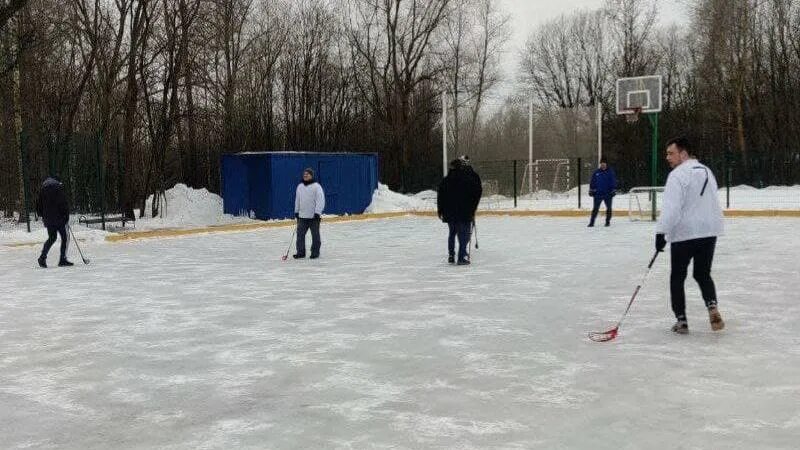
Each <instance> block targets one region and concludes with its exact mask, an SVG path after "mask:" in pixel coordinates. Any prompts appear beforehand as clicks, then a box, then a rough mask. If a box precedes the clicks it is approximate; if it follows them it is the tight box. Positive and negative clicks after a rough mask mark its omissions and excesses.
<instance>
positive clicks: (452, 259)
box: [447, 255, 456, 264]
mask: <svg viewBox="0 0 800 450" xmlns="http://www.w3.org/2000/svg"><path fill="white" fill-rule="evenodd" d="M447 262H448V263H450V264H455V263H456V257H455V256H453V255H450V256H448V257H447Z"/></svg>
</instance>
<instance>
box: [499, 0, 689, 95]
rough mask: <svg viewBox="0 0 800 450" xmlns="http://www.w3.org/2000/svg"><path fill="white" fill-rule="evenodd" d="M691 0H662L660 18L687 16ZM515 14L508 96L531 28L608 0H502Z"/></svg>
mask: <svg viewBox="0 0 800 450" xmlns="http://www.w3.org/2000/svg"><path fill="white" fill-rule="evenodd" d="M686 1H687V0H658V8H659V19H660V22H661V24H662V25H667V24H670V23H673V22H682V21H685V20H687V8H686V6H685V3H686ZM500 3H501V4H502V5H503V8H504V9H505V10H506V11H507V12H508V13H510V14H511V17H512V20H511V26H512V35H511V36H512V37H511V41H510V42H509V44H508V47H507V49H506V57H505V58H504V63H503V69H504V71H505V77H504V83H503V84H504V86H503V87H502V88H501V89H500V90H499V91H498V92H497V93H496V94H500V96H503V97H504V96H505V95H507V94H508V93H509V91H510V90H511V89H513V86H514V85H515V78H516V73H517V62H518V59H519V58H518V56H517V55H518V53H519V51H520V49H522V47H523V46H524V45H525V40H526V39H527V38H528V35H529V34H530V32H531V31H532V30H533V29H534V28H535V27H536V26H537V25H538V24H540V23H542V22H546V21H548V20H550V19H553V18H555V17H558V16H559V15H561V14H565V13H570V12H572V11H575V10H579V9H587V10H594V9H598V8H600V7H601V6H603V4H604V3H605V2H604V0H500Z"/></svg>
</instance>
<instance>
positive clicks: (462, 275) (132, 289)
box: [0, 217, 800, 449]
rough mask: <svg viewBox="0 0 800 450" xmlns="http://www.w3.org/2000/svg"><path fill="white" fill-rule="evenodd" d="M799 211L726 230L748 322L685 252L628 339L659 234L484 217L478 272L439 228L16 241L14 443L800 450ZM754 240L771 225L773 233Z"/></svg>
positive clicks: (5, 346) (3, 262)
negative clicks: (681, 276) (451, 258)
mask: <svg viewBox="0 0 800 450" xmlns="http://www.w3.org/2000/svg"><path fill="white" fill-rule="evenodd" d="M798 225H800V220H797V219H788V218H784V219H729V220H726V226H727V234H726V236H724V237H723V238H722V239H721V240H720V243H719V247H718V252H717V259H716V261H715V264H714V275H715V278H716V282H717V286H718V290H719V300H720V310H721V312H722V313H723V315H724V317H725V319H726V321H727V328H726V330H725V331H723V332H720V333H712V332H711V331H710V330H709V327H708V324H707V319H706V315H705V312H704V310H703V309H704V308H703V306H702V301H701V300H700V298H699V293H698V290H697V288H696V287H695V286H694V284H693V283H692V282H691V279H690V280H689V281H690V282H689V283H688V286H689V288H688V292H687V293H688V296H689V301H688V305H689V310H688V313H689V324H690V328H691V333H690V334H689V335H687V336H678V335H674V334H673V333H671V332H670V331H668V330H669V327H670V326H671V325H672V318H671V312H670V309H669V305H668V294H667V277H668V266H669V264H668V258H667V257H666V255H665V256H662V257H661V258H660V259H659V260H658V261H657V263H656V266H655V268H654V271H653V273H652V275H651V278H650V280H649V282H648V283H647V284H646V285H645V287H644V289H643V290H642V292H641V294H640V297H639V299H638V300H637V302H636V303H635V304H634V306H633V309H632V311H631V314H630V316H629V317H628V319H626V322H625V324H624V325H623V328H622V332H621V336H620V337H619V338H618V339H617V340H616V341H613V342H611V343H606V344H598V343H593V342H590V341H588V339H587V338H586V332H587V331H593V330H599V329H603V328H605V326H607V325H609V324H610V323H612V322H613V321H615V320H617V319H618V317H619V315H620V314H621V313H622V310H623V309H624V306H625V304H626V303H627V300H628V298H629V295H630V294H631V292H632V290H633V287H634V286H635V285H636V284H637V283H638V281H639V280H640V277H641V276H642V273H643V270H644V266H645V265H646V264H647V261H648V259H649V257H650V256H651V252H652V251H653V249H652V246H653V244H652V241H653V237H652V236H653V226H652V224H651V223H631V222H629V221H627V220H619V221H616V222H615V223H614V224H613V226H612V227H611V228H602V227H601V228H594V229H588V228H586V227H585V220H583V219H555V218H510V217H498V218H481V219H479V221H478V232H479V233H480V234H479V238H480V250H474V253H473V261H474V265H473V266H471V267H454V266H449V265H447V264H446V263H444V257H445V247H444V244H445V228H444V225H442V224H441V223H440V222H438V221H437V220H435V219H433V218H420V217H417V218H413V217H408V218H398V219H391V220H379V221H378V220H376V221H369V222H353V223H341V224H329V225H324V224H323V238H324V246H323V258H322V259H320V260H317V261H309V260H303V261H288V262H281V261H280V255H281V254H282V253H283V251H284V249H285V245H286V242H287V241H288V240H289V238H290V233H291V231H290V230H289V229H270V230H262V231H257V232H249V233H235V234H213V235H198V236H191V237H184V238H173V239H162V240H147V241H134V242H129V243H120V244H104V245H99V244H94V243H89V244H87V245H86V248H85V251H86V252H87V253H88V254H89V255H90V256H91V258H92V264H91V265H88V266H83V265H79V266H76V267H74V268H71V269H58V268H54V269H47V270H41V269H37V268H35V264H36V262H35V259H36V253H37V251H38V249H33V248H18V249H9V248H0V298H2V299H3V301H2V302H0V436H2V442H3V445H2V446H3V447H4V448H23V447H37V448H67V449H71V448H74V449H90V448H98V449H99V448H110V447H113V448H117V449H125V448H156V447H158V448H173V449H184V448H186V449H194V448H520V449H521V448H525V449H529V448H543V449H544V448H546V449H551V448H599V449H640V448H687V449H688V448H725V449H737V448H739V449H750V448H758V449H789V448H796V447H797V437H798V436H800V409H798V406H797V405H799V404H800V381H798V380H800V321H798V320H797V317H798V316H799V315H800V304H798V302H797V298H798V297H797V292H798V290H800V269H798V256H797V255H798V254H800V239H798V238H797V233H796V230H797V228H798ZM756 230H757V231H756Z"/></svg>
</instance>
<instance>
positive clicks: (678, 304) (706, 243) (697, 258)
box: [669, 237, 717, 320]
mask: <svg viewBox="0 0 800 450" xmlns="http://www.w3.org/2000/svg"><path fill="white" fill-rule="evenodd" d="M716 246H717V238H716V237H708V238H702V239H692V240H689V241H683V242H674V243H672V245H671V247H670V253H671V257H672V273H671V274H670V277H669V287H670V294H671V296H672V312H674V313H675V317H677V318H678V320H686V293H685V292H684V290H683V283H684V281H686V275H687V269H688V268H689V261H691V260H694V268H693V269H692V276H693V277H694V279H695V281H697V284H699V285H700V291H701V292H702V294H703V300H705V302H706V306H707V307H711V306H716V304H717V290H716V288H715V287H714V280H712V279H711V263H712V262H713V261H714V249H715V248H716Z"/></svg>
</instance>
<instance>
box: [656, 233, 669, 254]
mask: <svg viewBox="0 0 800 450" xmlns="http://www.w3.org/2000/svg"><path fill="white" fill-rule="evenodd" d="M666 246H667V239H666V238H665V237H664V233H658V234H656V251H658V252H663V251H664V247H666Z"/></svg>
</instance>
